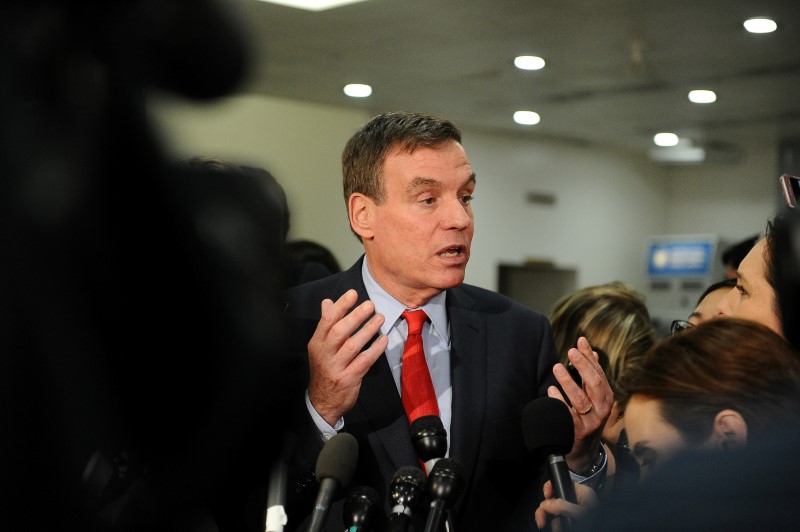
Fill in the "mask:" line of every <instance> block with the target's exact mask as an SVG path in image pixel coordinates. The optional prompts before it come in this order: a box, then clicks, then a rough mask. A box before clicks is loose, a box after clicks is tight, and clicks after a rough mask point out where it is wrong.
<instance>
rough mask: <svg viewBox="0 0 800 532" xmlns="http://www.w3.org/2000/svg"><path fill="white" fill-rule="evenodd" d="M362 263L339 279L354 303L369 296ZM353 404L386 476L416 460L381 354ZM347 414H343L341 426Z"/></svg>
mask: <svg viewBox="0 0 800 532" xmlns="http://www.w3.org/2000/svg"><path fill="white" fill-rule="evenodd" d="M362 262H363V257H362V259H361V260H359V261H358V262H357V263H356V264H355V265H354V266H353V267H352V268H350V270H348V272H347V274H346V275H345V276H343V278H342V283H343V284H342V286H347V287H349V288H355V289H356V291H357V292H358V303H357V305H360V304H361V303H362V302H364V301H367V299H369V298H368V296H367V289H366V288H365V287H364V280H363V279H362V277H361V265H362ZM374 340H375V338H373V341H374ZM356 405H357V406H358V408H359V409H360V410H362V411H363V413H364V417H365V419H366V420H367V422H368V423H369V424H370V425H371V428H372V430H373V431H374V434H375V436H374V437H371V438H370V445H372V446H373V450H374V451H375V454H376V456H380V455H385V456H386V457H387V458H388V459H389V460H391V462H392V464H391V472H390V473H389V474H390V475H391V474H393V473H394V471H396V470H397V469H399V468H400V467H402V466H407V465H415V464H418V463H419V462H418V458H417V455H416V453H415V451H414V447H413V445H412V443H411V433H410V432H409V427H408V421H407V419H406V414H405V410H403V403H402V401H401V400H400V395H399V394H398V393H397V388H396V386H395V383H394V377H392V370H391V368H390V367H389V362H388V361H387V360H386V355H385V354H384V355H383V356H381V357H380V358H379V359H378V360H377V361H376V362H375V363H374V364H373V365H372V367H371V368H370V369H369V371H368V372H367V374H366V375H365V376H364V378H363V379H362V381H361V391H360V393H359V395H358V400H357V401H356ZM347 417H348V416H345V426H347ZM381 448H382V449H381Z"/></svg>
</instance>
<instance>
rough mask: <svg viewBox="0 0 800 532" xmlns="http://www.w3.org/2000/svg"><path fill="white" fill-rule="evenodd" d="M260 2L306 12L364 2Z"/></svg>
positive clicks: (349, 0) (304, 0)
mask: <svg viewBox="0 0 800 532" xmlns="http://www.w3.org/2000/svg"><path fill="white" fill-rule="evenodd" d="M261 1H262V2H269V3H270V4H279V5H282V6H289V7H296V8H297V9H305V10H307V11H324V10H326V9H332V8H334V7H339V6H344V5H347V4H355V3H356V2H363V1H364V0H261Z"/></svg>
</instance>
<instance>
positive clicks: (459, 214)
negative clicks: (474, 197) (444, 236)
mask: <svg viewBox="0 0 800 532" xmlns="http://www.w3.org/2000/svg"><path fill="white" fill-rule="evenodd" d="M445 224H446V225H447V227H448V229H449V228H455V229H466V228H467V227H469V226H470V225H472V214H471V211H470V207H469V205H464V203H462V201H461V199H460V198H458V199H456V200H455V201H452V202H450V203H449V204H448V207H447V214H446V218H445Z"/></svg>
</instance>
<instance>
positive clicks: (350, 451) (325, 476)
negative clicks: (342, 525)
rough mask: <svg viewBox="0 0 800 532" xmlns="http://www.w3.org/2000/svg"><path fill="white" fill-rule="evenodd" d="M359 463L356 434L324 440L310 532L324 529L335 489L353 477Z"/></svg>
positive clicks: (319, 458) (318, 465)
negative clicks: (318, 484)
mask: <svg viewBox="0 0 800 532" xmlns="http://www.w3.org/2000/svg"><path fill="white" fill-rule="evenodd" d="M357 462H358V441H356V438H355V436H353V435H352V434H348V433H346V432H340V433H339V434H337V435H336V436H334V437H333V438H331V439H330V440H328V441H327V443H325V447H323V448H322V451H320V453H319V457H318V458H317V467H316V471H315V474H316V476H317V480H319V483H320V486H319V492H318V493H317V500H316V502H315V503H314V509H313V511H312V512H311V522H310V523H309V525H308V532H321V530H322V529H323V527H324V526H325V518H326V517H327V516H328V510H330V507H331V500H332V499H333V495H334V494H335V493H336V490H337V489H338V488H340V487H342V488H343V487H345V486H347V485H348V484H349V483H350V480H352V478H353V473H355V470H356V463H357Z"/></svg>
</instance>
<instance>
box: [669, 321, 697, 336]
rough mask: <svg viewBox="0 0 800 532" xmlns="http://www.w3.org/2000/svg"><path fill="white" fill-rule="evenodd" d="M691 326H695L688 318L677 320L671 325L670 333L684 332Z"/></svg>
mask: <svg viewBox="0 0 800 532" xmlns="http://www.w3.org/2000/svg"><path fill="white" fill-rule="evenodd" d="M689 327H693V325H692V324H691V323H689V322H688V321H686V320H675V321H673V322H672V325H670V326H669V333H670V334H677V333H679V332H683V331H685V330H686V329H688V328H689Z"/></svg>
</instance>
